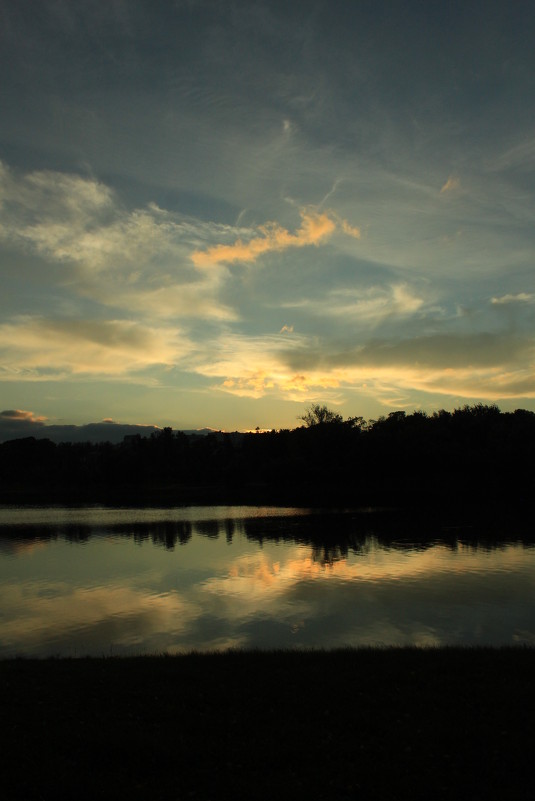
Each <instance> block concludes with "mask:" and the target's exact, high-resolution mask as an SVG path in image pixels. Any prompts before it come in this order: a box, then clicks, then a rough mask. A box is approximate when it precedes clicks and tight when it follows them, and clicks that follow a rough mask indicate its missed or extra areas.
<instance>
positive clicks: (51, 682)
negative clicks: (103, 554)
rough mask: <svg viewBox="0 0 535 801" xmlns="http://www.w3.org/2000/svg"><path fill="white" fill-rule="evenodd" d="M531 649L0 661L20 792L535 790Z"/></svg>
mask: <svg viewBox="0 0 535 801" xmlns="http://www.w3.org/2000/svg"><path fill="white" fill-rule="evenodd" d="M534 676H535V649H527V648H525V649H522V648H520V649H490V648H482V649H460V648H459V649H458V648H446V649H428V650H427V649H426V650H418V649H410V648H409V649H385V650H375V649H362V650H339V651H330V652H327V651H310V652H297V651H286V652H228V653H225V654H210V655H201V654H188V655H185V656H178V657H166V656H162V657H136V658H102V659H100V658H99V659H94V658H86V659H72V660H71V659H51V660H42V661H39V660H30V659H28V660H27V659H19V660H6V661H4V662H0V709H1V720H2V727H3V731H4V735H5V740H4V745H3V746H2V748H1V749H0V761H1V763H2V764H1V765H0V767H1V781H2V786H1V787H0V791H1V793H2V797H3V798H4V799H6V801H9V799H19V798H20V799H25V800H26V801H30V799H40V800H42V801H48V799H61V798H77V799H80V798H91V799H100V798H121V799H122V798H124V799H128V800H132V801H133V800H134V799H144V801H148V799H150V800H151V801H152V800H153V799H174V798H177V799H188V798H193V799H248V801H249V800H252V799H254V800H255V801H256V799H270V801H274V799H280V798H292V799H299V798H306V799H342V800H345V799H357V798H359V799H360V798H362V799H367V800H369V801H372V800H373V799H405V798H407V799H424V798H425V799H455V800H456V801H459V799H471V800H472V799H485V801H486V800H487V799H498V798H499V799H507V800H508V801H515V800H516V799H527V798H530V799H531V797H532V793H533V785H534V783H533V753H534V746H535V736H534V726H533V721H534V714H533V712H534V708H533V700H532V695H533V679H534Z"/></svg>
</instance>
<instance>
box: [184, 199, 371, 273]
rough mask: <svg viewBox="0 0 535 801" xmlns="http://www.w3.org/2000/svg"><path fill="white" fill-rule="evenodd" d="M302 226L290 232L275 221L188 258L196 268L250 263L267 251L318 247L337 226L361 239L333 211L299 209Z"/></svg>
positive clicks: (352, 227)
mask: <svg viewBox="0 0 535 801" xmlns="http://www.w3.org/2000/svg"><path fill="white" fill-rule="evenodd" d="M300 214H301V225H300V227H299V228H298V229H297V231H296V232H295V234H292V233H290V231H288V230H287V229H286V228H283V227H282V226H280V225H278V224H277V223H275V222H269V223H265V224H264V225H260V226H258V228H257V229H256V231H255V232H256V233H258V234H259V236H252V238H250V239H249V240H247V241H243V240H242V239H237V240H236V241H235V242H233V243H231V244H229V245H221V244H220V245H214V246H213V247H210V248H208V249H207V250H196V251H194V252H193V253H192V254H191V260H192V261H193V263H194V264H195V266H196V267H206V266H210V265H215V264H232V263H233V262H237V261H239V262H244V263H253V262H255V261H256V260H257V259H258V258H259V257H260V256H263V255H264V254H266V253H276V252H281V251H284V250H287V249H288V248H301V247H307V246H310V245H314V246H316V247H317V246H318V245H320V244H322V243H324V242H325V241H327V240H328V239H329V238H330V237H331V236H332V234H333V233H334V231H335V230H336V228H337V227H338V226H339V227H340V228H341V230H342V231H343V232H344V233H346V234H348V235H349V236H352V237H355V238H357V239H359V238H360V229H359V228H357V227H355V226H352V225H350V224H349V223H348V222H347V220H338V218H337V216H336V215H335V214H334V213H333V212H319V211H315V210H313V209H311V208H308V209H302V210H301V212H300Z"/></svg>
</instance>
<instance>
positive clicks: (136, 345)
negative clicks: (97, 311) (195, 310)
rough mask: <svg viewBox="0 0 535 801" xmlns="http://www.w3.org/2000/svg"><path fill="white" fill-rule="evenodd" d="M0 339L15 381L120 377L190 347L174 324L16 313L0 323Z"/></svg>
mask: <svg viewBox="0 0 535 801" xmlns="http://www.w3.org/2000/svg"><path fill="white" fill-rule="evenodd" d="M0 342H1V345H0V365H1V367H2V369H3V371H4V372H5V373H6V374H9V373H11V374H12V376H13V377H15V378H17V379H19V380H20V379H24V378H30V379H31V378H34V379H35V378H39V377H46V378H48V379H54V378H64V377H66V376H67V375H71V376H74V375H79V376H81V375H86V376H87V375H95V376H96V375H100V376H123V377H124V376H129V375H130V374H133V373H135V374H138V373H139V372H141V371H144V370H146V369H147V368H150V367H154V366H164V367H170V366H173V365H175V364H176V363H177V362H178V361H179V360H180V359H181V358H182V357H183V356H184V354H185V353H186V352H187V351H188V350H189V347H190V345H189V342H188V341H187V340H186V338H185V337H183V336H181V334H180V332H179V331H178V330H177V329H175V328H166V327H160V328H155V327H149V326H145V325H141V324H139V323H135V322H132V321H129V320H79V319H46V318H19V319H17V320H16V321H14V322H8V323H3V324H1V325H0ZM4 377H6V376H4Z"/></svg>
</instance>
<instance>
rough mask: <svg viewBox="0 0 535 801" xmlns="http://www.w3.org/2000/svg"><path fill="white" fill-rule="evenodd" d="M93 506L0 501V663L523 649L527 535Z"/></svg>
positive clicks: (527, 629) (534, 585)
mask: <svg viewBox="0 0 535 801" xmlns="http://www.w3.org/2000/svg"><path fill="white" fill-rule="evenodd" d="M101 511H102V514H101V513H100V512H99V510H98V509H91V510H87V509H82V510H74V509H71V510H56V511H54V510H49V509H48V510H43V512H44V513H43V514H42V516H41V517H40V510H29V511H28V510H22V511H17V510H14V509H11V510H0V581H1V585H0V586H1V589H0V610H1V611H0V656H8V655H14V654H18V653H20V654H38V655H47V654H56V653H58V654H68V655H76V654H78V655H82V654H86V653H92V654H106V653H116V654H117V653H145V652H148V653H152V652H161V651H169V652H171V653H173V652H178V651H187V650H191V649H192V648H195V649H198V650H207V649H220V648H227V647H230V646H233V647H270V648H271V647H284V648H286V647H334V646H341V645H372V644H378V643H380V644H384V645H403V644H416V645H430V644H444V643H461V644H507V643H508V644H512V643H531V644H535V581H534V578H535V548H534V547H533V545H531V544H530V543H529V542H527V543H525V542H522V541H518V542H507V541H506V540H505V539H501V540H497V541H496V542H495V543H494V545H492V546H491V545H490V543H489V541H488V538H485V537H482V538H477V537H476V538H474V539H472V541H471V542H470V541H468V539H463V537H462V536H459V534H462V533H463V532H462V530H458V531H457V533H456V535H455V536H454V537H453V536H452V535H451V532H446V534H445V535H444V536H442V537H436V536H434V537H433V538H429V537H428V538H427V540H426V539H425V537H424V536H422V532H421V531H419V530H417V528H415V527H414V526H410V525H409V526H408V527H407V526H406V527H405V528H404V529H403V532H402V531H401V529H400V526H399V524H398V523H397V524H396V525H394V526H392V525H388V524H386V525H385V521H384V519H383V520H382V522H378V521H377V520H375V521H374V520H373V519H372V518H371V517H370V516H368V517H367V518H365V517H362V516H360V515H357V514H354V513H344V514H342V513H341V514H332V513H331V514H329V515H325V514H318V513H312V512H307V511H306V510H285V509H279V510H262V512H263V514H262V513H260V514H259V510H257V509H254V508H253V509H252V510H251V508H246V509H239V508H238V509H229V508H228V507H215V508H209V509H206V508H202V509H197V510H193V509H192V508H190V509H187V510H132V509H128V510H107V509H106V510H101ZM136 515H137V517H136ZM435 531H436V530H435V529H433V532H435ZM472 533H473V532H472ZM401 534H403V536H401Z"/></svg>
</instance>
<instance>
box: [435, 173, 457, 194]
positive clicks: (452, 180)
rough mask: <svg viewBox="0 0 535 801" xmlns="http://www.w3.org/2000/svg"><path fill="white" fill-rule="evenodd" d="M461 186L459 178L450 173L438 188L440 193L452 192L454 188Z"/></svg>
mask: <svg viewBox="0 0 535 801" xmlns="http://www.w3.org/2000/svg"><path fill="white" fill-rule="evenodd" d="M460 188H461V182H460V180H459V178H456V177H455V175H450V176H449V178H448V180H447V181H446V183H445V184H444V186H443V187H442V189H441V190H440V194H442V193H443V192H453V191H454V190H455V189H460Z"/></svg>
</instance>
